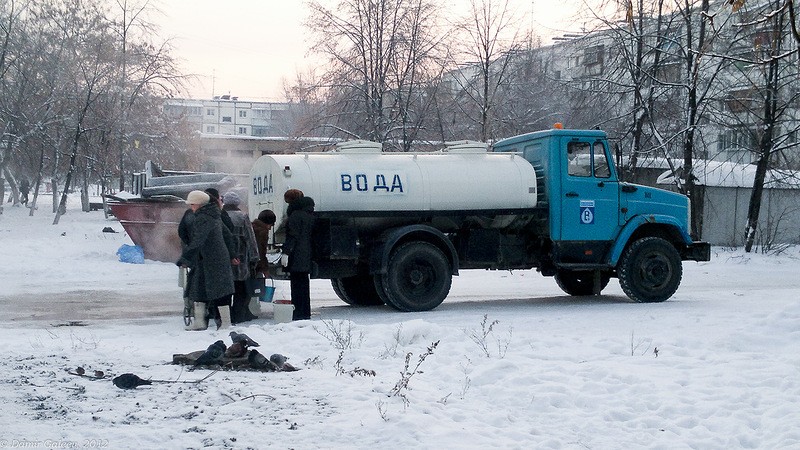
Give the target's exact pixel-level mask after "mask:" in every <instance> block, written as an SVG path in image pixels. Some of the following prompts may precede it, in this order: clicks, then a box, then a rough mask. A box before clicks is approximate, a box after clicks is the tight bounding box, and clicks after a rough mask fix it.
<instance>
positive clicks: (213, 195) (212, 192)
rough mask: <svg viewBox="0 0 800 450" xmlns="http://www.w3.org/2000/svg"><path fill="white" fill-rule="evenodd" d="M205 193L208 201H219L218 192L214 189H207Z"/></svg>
mask: <svg viewBox="0 0 800 450" xmlns="http://www.w3.org/2000/svg"><path fill="white" fill-rule="evenodd" d="M205 193H206V194H208V196H209V197H210V199H209V201H210V200H211V199H213V200H214V201H217V200H219V191H218V190H216V189H214V188H208V189H206V190H205Z"/></svg>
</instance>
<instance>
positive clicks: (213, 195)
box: [204, 188, 233, 232]
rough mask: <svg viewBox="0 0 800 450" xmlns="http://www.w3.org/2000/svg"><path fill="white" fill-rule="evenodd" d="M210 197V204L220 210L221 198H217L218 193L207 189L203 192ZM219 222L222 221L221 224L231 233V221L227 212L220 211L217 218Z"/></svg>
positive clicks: (212, 189)
mask: <svg viewBox="0 0 800 450" xmlns="http://www.w3.org/2000/svg"><path fill="white" fill-rule="evenodd" d="M204 192H205V193H206V194H208V196H209V197H211V203H214V204H216V205H217V207H218V208H219V209H220V210H222V198H220V196H219V191H218V190H216V189H214V188H208V189H206V190H205V191H204ZM219 218H220V220H222V224H223V225H225V226H226V227H228V231H230V232H233V222H232V221H231V216H230V215H229V214H228V212H227V211H224V210H223V211H222V212H221V213H220V216H219Z"/></svg>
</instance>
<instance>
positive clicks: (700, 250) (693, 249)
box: [681, 241, 711, 261]
mask: <svg viewBox="0 0 800 450" xmlns="http://www.w3.org/2000/svg"><path fill="white" fill-rule="evenodd" d="M681 259H683V260H684V261H687V260H688V261H711V244H709V243H708V242H699V241H695V242H692V243H691V244H689V245H687V246H686V249H685V250H684V251H683V254H682V255H681Z"/></svg>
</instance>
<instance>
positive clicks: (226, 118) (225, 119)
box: [222, 116, 231, 123]
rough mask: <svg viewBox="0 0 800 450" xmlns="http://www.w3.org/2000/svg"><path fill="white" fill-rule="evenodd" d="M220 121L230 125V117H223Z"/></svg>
mask: <svg viewBox="0 0 800 450" xmlns="http://www.w3.org/2000/svg"><path fill="white" fill-rule="evenodd" d="M222 121H223V122H228V123H230V122H231V116H223V117H222Z"/></svg>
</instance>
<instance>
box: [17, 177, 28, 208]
mask: <svg viewBox="0 0 800 450" xmlns="http://www.w3.org/2000/svg"><path fill="white" fill-rule="evenodd" d="M30 191H31V185H30V183H28V179H27V178H23V179H22V181H20V183H19V194H20V195H19V202H20V203H22V204H23V205H27V204H28V193H29V192H30Z"/></svg>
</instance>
